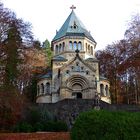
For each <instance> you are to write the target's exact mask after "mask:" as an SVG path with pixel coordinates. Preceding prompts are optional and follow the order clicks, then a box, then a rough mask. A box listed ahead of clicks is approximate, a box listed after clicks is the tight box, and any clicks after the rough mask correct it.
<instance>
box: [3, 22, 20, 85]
mask: <svg viewBox="0 0 140 140" xmlns="http://www.w3.org/2000/svg"><path fill="white" fill-rule="evenodd" d="M21 42H22V39H21V36H20V32H19V31H18V27H17V26H16V22H15V21H13V23H12V24H11V26H10V28H9V30H8V37H7V39H6V41H5V54H6V59H5V62H6V63H5V80H4V84H5V85H6V86H15V84H16V78H17V77H18V75H19V70H18V64H19V63H20V59H19V54H18V49H19V46H20V45H21Z"/></svg>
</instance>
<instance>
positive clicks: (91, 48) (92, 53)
mask: <svg viewBox="0 0 140 140" xmlns="http://www.w3.org/2000/svg"><path fill="white" fill-rule="evenodd" d="M91 55H93V47H92V46H91Z"/></svg>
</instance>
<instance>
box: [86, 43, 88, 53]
mask: <svg viewBox="0 0 140 140" xmlns="http://www.w3.org/2000/svg"><path fill="white" fill-rule="evenodd" d="M86 52H88V47H87V43H86Z"/></svg>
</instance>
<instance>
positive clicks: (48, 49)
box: [43, 39, 53, 67]
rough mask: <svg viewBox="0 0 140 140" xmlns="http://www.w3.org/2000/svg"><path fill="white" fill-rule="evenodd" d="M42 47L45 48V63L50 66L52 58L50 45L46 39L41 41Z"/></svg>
mask: <svg viewBox="0 0 140 140" xmlns="http://www.w3.org/2000/svg"><path fill="white" fill-rule="evenodd" d="M43 48H44V50H45V53H46V56H47V64H48V67H51V59H52V55H53V54H52V50H51V46H50V42H49V41H48V40H47V39H46V40H45V42H44V43H43Z"/></svg>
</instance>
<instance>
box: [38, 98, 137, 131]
mask: <svg viewBox="0 0 140 140" xmlns="http://www.w3.org/2000/svg"><path fill="white" fill-rule="evenodd" d="M38 106H39V108H44V109H45V108H46V109H47V110H48V111H50V112H52V113H53V114H54V115H55V116H56V118H57V119H59V120H63V121H65V122H66V123H67V125H68V127H69V128H71V126H72V125H73V123H74V120H75V118H76V117H77V116H78V114H79V113H80V112H85V111H89V110H91V109H106V110H110V111H118V110H124V111H135V112H136V111H140V106H136V105H110V104H108V103H106V102H103V101H100V102H99V103H98V100H95V99H94V100H93V99H65V100H62V101H60V102H57V103H47V104H38Z"/></svg>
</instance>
